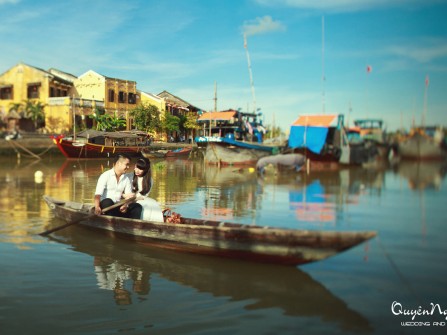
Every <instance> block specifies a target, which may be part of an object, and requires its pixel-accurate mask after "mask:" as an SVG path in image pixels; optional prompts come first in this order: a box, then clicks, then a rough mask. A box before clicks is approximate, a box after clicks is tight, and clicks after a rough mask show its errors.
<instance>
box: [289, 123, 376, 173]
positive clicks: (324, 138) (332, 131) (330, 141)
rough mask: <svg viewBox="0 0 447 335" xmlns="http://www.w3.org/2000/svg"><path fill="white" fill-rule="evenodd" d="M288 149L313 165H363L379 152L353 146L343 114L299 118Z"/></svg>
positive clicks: (291, 134) (356, 145)
mask: <svg viewBox="0 0 447 335" xmlns="http://www.w3.org/2000/svg"><path fill="white" fill-rule="evenodd" d="M288 147H289V148H290V149H291V150H292V151H293V152H295V153H301V154H304V155H305V156H306V157H307V158H308V159H310V160H311V161H317V162H326V163H340V164H345V165H361V164H364V163H367V162H369V161H371V160H373V159H374V157H375V155H376V154H377V152H376V151H375V150H374V149H373V148H371V147H370V146H367V145H365V143H363V142H359V143H350V141H349V139H348V137H347V133H346V130H345V128H344V116H343V115H342V114H339V115H337V114H332V115H329V114H324V115H318V114H317V115H300V116H299V117H298V119H297V120H296V121H295V122H294V123H293V124H292V126H291V127H290V135H289V142H288Z"/></svg>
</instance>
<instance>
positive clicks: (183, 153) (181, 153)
mask: <svg viewBox="0 0 447 335" xmlns="http://www.w3.org/2000/svg"><path fill="white" fill-rule="evenodd" d="M191 151H192V147H187V148H179V149H174V150H169V151H168V152H166V154H165V156H166V157H168V158H169V157H171V158H172V157H188V156H189V154H190V153H191Z"/></svg>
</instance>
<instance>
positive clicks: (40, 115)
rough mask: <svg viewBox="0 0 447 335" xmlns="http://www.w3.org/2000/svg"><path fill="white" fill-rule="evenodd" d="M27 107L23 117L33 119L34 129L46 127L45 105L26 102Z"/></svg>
mask: <svg viewBox="0 0 447 335" xmlns="http://www.w3.org/2000/svg"><path fill="white" fill-rule="evenodd" d="M24 102H25V106H24V108H23V112H22V115H23V117H25V118H27V119H31V120H32V121H33V123H34V128H35V129H38V128H42V127H44V126H45V113H44V108H45V106H46V105H45V104H43V103H42V102H40V101H33V100H29V99H28V100H24Z"/></svg>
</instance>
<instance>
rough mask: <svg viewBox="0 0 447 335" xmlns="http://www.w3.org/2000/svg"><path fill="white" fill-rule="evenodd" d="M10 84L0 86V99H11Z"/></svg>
mask: <svg viewBox="0 0 447 335" xmlns="http://www.w3.org/2000/svg"><path fill="white" fill-rule="evenodd" d="M12 93H13V91H12V85H11V86H5V87H1V88H0V100H12V99H13V94H12Z"/></svg>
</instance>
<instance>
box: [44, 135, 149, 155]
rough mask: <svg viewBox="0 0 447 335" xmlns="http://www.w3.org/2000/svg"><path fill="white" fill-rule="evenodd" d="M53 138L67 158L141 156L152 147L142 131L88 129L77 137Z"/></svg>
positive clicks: (57, 136)
mask: <svg viewBox="0 0 447 335" xmlns="http://www.w3.org/2000/svg"><path fill="white" fill-rule="evenodd" d="M51 138H52V139H53V142H54V143H55V144H56V145H57V147H58V148H59V150H60V151H61V152H62V154H63V155H64V156H65V157H67V158H109V157H112V156H114V155H116V154H119V153H125V154H127V155H129V156H139V155H140V154H141V152H142V151H143V150H145V149H148V148H149V146H150V140H149V137H148V134H147V133H145V132H141V131H116V132H104V131H97V130H93V129H88V130H84V131H82V132H79V133H78V134H76V136H69V137H67V136H64V135H52V136H51Z"/></svg>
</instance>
